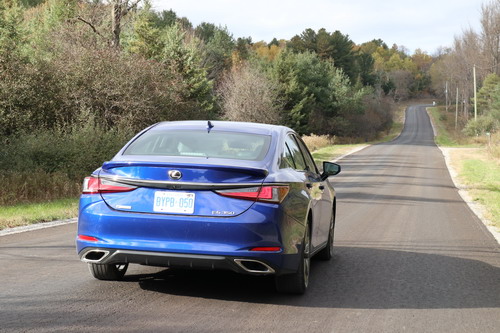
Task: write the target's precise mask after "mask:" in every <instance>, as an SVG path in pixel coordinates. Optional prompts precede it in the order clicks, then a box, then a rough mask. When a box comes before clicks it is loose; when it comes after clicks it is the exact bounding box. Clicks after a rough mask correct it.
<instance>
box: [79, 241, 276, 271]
mask: <svg viewBox="0 0 500 333" xmlns="http://www.w3.org/2000/svg"><path fill="white" fill-rule="evenodd" d="M79 256H80V260H82V261H83V262H87V263H95V264H124V263H131V264H141V265H148V266H159V267H179V268H188V269H207V270H231V271H234V272H237V273H245V274H253V275H267V274H275V273H276V269H275V268H273V267H272V264H269V263H267V262H265V261H264V260H260V259H258V260H257V259H249V258H234V257H227V256H215V255H195V254H184V253H167V252H151V251H134V250H121V249H118V250H117V249H109V248H92V247H87V248H85V249H84V250H82V251H81V252H80V253H79Z"/></svg>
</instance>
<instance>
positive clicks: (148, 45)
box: [127, 3, 164, 60]
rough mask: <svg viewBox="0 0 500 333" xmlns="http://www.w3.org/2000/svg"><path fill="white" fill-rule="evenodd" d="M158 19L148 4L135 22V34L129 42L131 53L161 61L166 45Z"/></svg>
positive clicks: (128, 47)
mask: <svg viewBox="0 0 500 333" xmlns="http://www.w3.org/2000/svg"><path fill="white" fill-rule="evenodd" d="M157 18H158V16H157V15H156V14H155V12H154V11H152V10H151V6H150V4H149V3H146V5H145V6H144V7H143V8H142V9H141V10H140V12H139V13H138V15H137V17H136V18H135V20H134V23H133V33H132V35H131V37H130V39H129V40H128V41H127V49H128V51H129V52H131V53H135V54H140V55H142V56H143V57H145V58H146V59H157V60H158V59H159V57H160V55H161V52H162V49H163V47H164V44H163V41H162V39H161V32H162V30H161V28H159V27H158V24H157Z"/></svg>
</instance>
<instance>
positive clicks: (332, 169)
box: [321, 162, 341, 180]
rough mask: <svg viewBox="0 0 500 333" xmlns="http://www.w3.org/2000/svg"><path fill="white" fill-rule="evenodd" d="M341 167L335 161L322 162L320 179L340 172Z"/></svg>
mask: <svg viewBox="0 0 500 333" xmlns="http://www.w3.org/2000/svg"><path fill="white" fill-rule="evenodd" d="M340 170H341V167H340V165H338V164H337V163H331V162H323V173H322V174H321V180H325V179H327V178H328V177H330V176H335V175H338V174H339V173H340Z"/></svg>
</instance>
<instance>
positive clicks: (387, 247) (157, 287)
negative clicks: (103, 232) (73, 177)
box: [0, 107, 500, 333]
mask: <svg viewBox="0 0 500 333" xmlns="http://www.w3.org/2000/svg"><path fill="white" fill-rule="evenodd" d="M340 163H341V164H342V167H343V172H342V173H341V175H339V176H337V177H335V178H334V181H335V185H336V189H337V192H338V202H339V205H338V219H337V226H336V236H335V241H336V243H335V245H336V247H335V250H336V254H335V257H334V260H333V261H332V262H329V263H325V262H321V261H313V264H312V268H311V269H312V278H311V285H310V289H309V290H308V292H307V294H306V295H304V296H287V295H280V294H277V293H276V292H275V291H274V289H273V284H272V280H271V279H269V278H254V277H247V276H242V275H236V274H232V273H226V272H195V271H172V270H167V269H161V268H151V267H142V266H131V267H130V268H129V271H128V272H127V276H126V279H125V281H124V282H103V281H97V280H94V279H93V278H92V277H91V276H90V273H89V272H88V271H87V267H86V265H85V264H83V263H81V262H79V261H78V258H77V255H76V253H75V248H74V237H75V232H76V225H75V224H70V225H65V226H61V227H55V228H49V229H42V230H38V231H32V232H26V233H22V234H14V235H9V236H3V237H0V281H1V283H0V331H1V332H32V331H36V332H99V331H100V332H190V333H194V332H214V333H215V332H259V333H261V332H468V333H470V332H500V248H499V245H498V244H497V242H496V241H495V240H494V239H493V237H492V236H491V235H490V234H489V233H488V232H487V230H486V229H485V227H484V226H483V225H482V223H481V222H480V221H479V220H478V219H477V218H476V217H475V215H474V214H473V213H472V212H471V211H470V209H469V208H468V207H467V205H466V204H465V203H464V202H463V201H462V199H461V198H460V196H459V195H458V193H457V190H456V189H455V188H454V186H453V183H452V181H451V179H450V176H449V174H448V171H447V169H446V166H445V163H444V160H443V156H442V154H441V152H440V151H439V149H438V148H437V147H436V146H435V145H434V143H433V140H432V129H431V126H430V123H429V119H428V117H427V115H426V113H425V109H424V108H423V107H410V108H409V109H408V111H407V119H406V126H405V130H404V131H403V133H402V135H401V136H400V137H399V138H398V139H397V140H395V141H393V142H391V143H386V144H380V145H375V146H372V147H369V148H367V149H364V150H362V151H361V152H358V153H356V154H354V155H351V156H348V157H347V158H345V159H343V160H341V161H340Z"/></svg>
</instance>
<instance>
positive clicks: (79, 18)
mask: <svg viewBox="0 0 500 333" xmlns="http://www.w3.org/2000/svg"><path fill="white" fill-rule="evenodd" d="M76 19H77V20H80V21H82V22H83V23H85V24H87V25H88V26H89V27H90V28H91V29H92V31H94V33H96V34H97V35H98V36H99V37H101V38H104V39H107V38H106V37H104V36H103V35H102V34H101V33H100V32H99V31H98V30H97V29H96V27H95V26H94V25H93V24H92V23H91V22H89V21H87V20H85V19H83V18H82V17H80V16H78V17H77V18H76Z"/></svg>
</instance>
